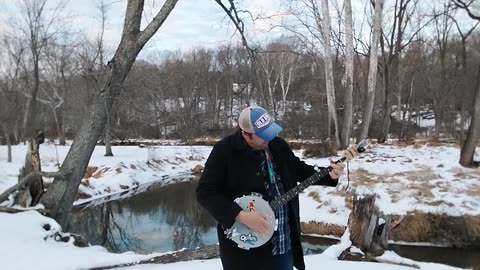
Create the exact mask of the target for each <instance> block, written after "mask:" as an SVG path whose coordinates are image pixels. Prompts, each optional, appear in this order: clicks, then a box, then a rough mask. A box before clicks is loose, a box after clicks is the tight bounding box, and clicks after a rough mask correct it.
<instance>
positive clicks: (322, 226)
mask: <svg viewBox="0 0 480 270" xmlns="http://www.w3.org/2000/svg"><path fill="white" fill-rule="evenodd" d="M300 228H301V231H302V233H304V234H320V235H334V236H342V235H343V232H344V231H345V227H344V226H340V225H333V224H328V223H323V222H316V221H310V222H308V223H306V222H302V223H300Z"/></svg>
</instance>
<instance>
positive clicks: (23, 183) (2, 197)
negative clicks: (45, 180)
mask: <svg viewBox="0 0 480 270" xmlns="http://www.w3.org/2000/svg"><path fill="white" fill-rule="evenodd" d="M64 175H66V173H65V172H62V171H58V172H41V171H33V172H30V173H29V174H27V175H26V176H25V177H23V178H22V179H21V180H20V181H19V182H18V183H17V184H16V185H14V186H13V187H11V188H9V189H7V190H5V191H4V192H3V193H2V194H0V203H2V202H3V201H5V200H7V199H8V196H9V195H10V194H12V193H13V192H15V191H17V190H23V189H26V188H27V187H28V186H30V182H31V181H32V180H34V179H36V178H38V177H39V176H43V177H57V176H64Z"/></svg>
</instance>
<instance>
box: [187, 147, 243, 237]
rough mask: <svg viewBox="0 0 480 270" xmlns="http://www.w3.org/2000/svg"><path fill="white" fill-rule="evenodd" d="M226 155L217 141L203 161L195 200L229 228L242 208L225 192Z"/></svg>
mask: <svg viewBox="0 0 480 270" xmlns="http://www.w3.org/2000/svg"><path fill="white" fill-rule="evenodd" d="M226 178H227V157H226V156H225V153H224V151H222V146H221V144H219V143H217V144H215V146H214V147H213V149H212V152H211V153H210V156H209V157H208V159H207V162H206V163H205V168H204V170H203V173H202V175H201V176H200V180H199V181H198V186H197V189H196V195H197V201H198V202H199V203H200V205H202V206H203V207H204V208H205V209H206V210H207V211H208V212H209V213H210V215H212V216H213V218H214V219H215V220H217V222H218V223H220V224H222V225H223V226H224V227H226V228H229V227H231V225H232V224H233V223H234V221H235V217H236V216H237V215H238V213H239V212H240V211H241V210H242V208H241V207H240V206H239V205H238V204H236V203H235V202H233V200H232V199H230V198H229V197H228V196H227V195H226V194H225V182H226Z"/></svg>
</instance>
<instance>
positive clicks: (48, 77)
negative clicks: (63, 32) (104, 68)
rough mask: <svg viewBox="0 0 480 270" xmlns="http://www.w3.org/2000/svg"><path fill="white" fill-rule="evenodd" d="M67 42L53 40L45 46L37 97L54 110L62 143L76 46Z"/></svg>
mask: <svg viewBox="0 0 480 270" xmlns="http://www.w3.org/2000/svg"><path fill="white" fill-rule="evenodd" d="M67 43H68V41H65V42H64V43H59V44H56V42H52V43H51V44H50V45H49V46H48V47H46V48H45V52H44V54H45V57H44V58H45V65H44V66H45V67H44V72H43V75H42V76H41V78H42V84H41V85H40V87H39V90H40V93H39V95H38V97H37V100H38V101H39V102H40V103H42V104H44V105H47V106H48V107H49V108H50V109H51V111H52V114H53V119H54V121H55V126H56V131H57V136H58V139H59V143H60V145H65V144H66V141H65V131H64V128H63V117H62V108H63V105H64V102H65V93H66V91H67V88H68V87H69V82H70V80H71V79H72V77H73V76H74V71H73V65H72V64H71V63H72V54H73V50H74V46H70V45H67Z"/></svg>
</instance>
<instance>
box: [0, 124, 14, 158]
mask: <svg viewBox="0 0 480 270" xmlns="http://www.w3.org/2000/svg"><path fill="white" fill-rule="evenodd" d="M1 125H2V131H3V136H5V140H6V143H7V162H12V140H11V138H10V134H9V132H8V129H7V126H6V125H5V124H3V123H1Z"/></svg>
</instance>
